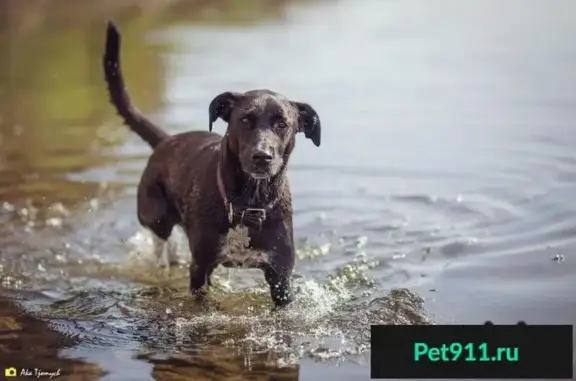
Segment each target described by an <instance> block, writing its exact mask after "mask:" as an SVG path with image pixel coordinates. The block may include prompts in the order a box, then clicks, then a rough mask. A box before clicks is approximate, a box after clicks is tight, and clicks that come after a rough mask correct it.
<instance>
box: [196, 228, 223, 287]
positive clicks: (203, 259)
mask: <svg viewBox="0 0 576 381" xmlns="http://www.w3.org/2000/svg"><path fill="white" fill-rule="evenodd" d="M189 241H190V251H191V252H192V263H191V264H190V292H191V293H192V294H193V295H196V296H203V295H204V294H205V293H206V289H205V286H209V285H210V284H211V283H210V275H212V272H213V271H214V268H215V267H216V259H217V256H218V253H219V251H220V245H221V244H220V240H219V239H218V237H217V236H212V235H210V236H203V237H201V238H200V239H199V240H198V241H193V240H191V239H190V238H189Z"/></svg>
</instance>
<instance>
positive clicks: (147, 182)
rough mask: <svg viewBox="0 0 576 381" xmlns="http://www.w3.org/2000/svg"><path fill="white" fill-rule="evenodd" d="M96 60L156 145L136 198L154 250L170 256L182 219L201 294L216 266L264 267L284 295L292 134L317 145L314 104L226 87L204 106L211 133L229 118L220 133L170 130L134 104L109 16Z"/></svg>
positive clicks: (289, 259)
mask: <svg viewBox="0 0 576 381" xmlns="http://www.w3.org/2000/svg"><path fill="white" fill-rule="evenodd" d="M103 64H104V71H105V74H106V81H107V83H108V90H109V93H110V100H111V102H112V104H113V105H114V106H115V107H116V110H117V111H118V114H119V115H120V116H121V117H122V118H123V119H124V122H125V124H126V125H128V126H129V127H130V128H131V129H132V131H134V132H135V133H137V134H138V135H139V136H140V137H141V138H142V139H144V140H145V141H146V142H148V144H150V146H151V147H152V148H153V149H154V152H153V153H152V155H151V156H150V159H149V161H148V164H147V166H146V168H145V170H144V173H143V175H142V179H141V181H140V184H139V186H138V197H137V198H138V219H139V221H140V223H141V224H142V225H143V226H145V227H146V228H148V229H150V230H151V231H152V232H153V233H154V236H155V251H156V254H157V255H158V256H159V257H161V256H166V252H168V254H167V255H168V257H169V256H170V247H169V245H167V242H168V238H169V237H170V235H171V233H172V229H173V228H174V226H175V225H180V226H181V227H182V228H183V230H184V232H185V234H186V235H187V237H188V241H189V244H190V250H191V252H192V258H193V261H192V265H191V266H190V290H191V291H192V292H193V293H194V294H200V295H202V294H203V290H204V286H205V285H210V275H211V273H212V271H213V270H214V268H215V267H216V266H218V265H219V264H222V265H224V266H227V267H237V266H243V267H251V268H260V269H262V270H263V271H264V275H265V278H266V281H267V282H268V284H269V285H270V292H271V295H272V299H273V301H274V303H275V304H276V305H277V306H283V305H286V304H288V303H290V302H291V301H292V297H293V296H292V291H291V285H290V278H291V274H292V270H293V267H294V261H295V252H294V238H293V232H292V230H293V227H292V197H291V195H290V188H289V186H288V179H287V176H286V166H287V164H288V159H289V158H290V154H291V153H292V150H293V149H294V145H295V140H296V139H295V138H296V133H297V132H303V133H304V135H305V136H306V137H307V138H309V139H311V140H312V142H313V143H314V144H315V145H316V146H319V145H320V119H319V118H318V114H317V113H316V111H315V110H314V109H313V108H312V107H311V106H310V105H308V104H306V103H300V102H293V101H289V100H288V99H286V98H284V97H283V96H281V95H279V94H276V93H274V92H272V91H269V90H252V91H248V92H246V93H236V92H225V93H222V94H220V95H218V96H217V97H216V98H214V100H212V102H211V103H210V106H209V117H210V131H212V123H214V122H215V121H216V120H217V119H218V118H220V119H222V120H223V121H225V122H227V123H228V128H227V130H226V134H225V135H224V136H221V135H219V134H216V133H212V132H202V131H192V132H186V133H182V134H177V135H174V136H169V135H168V134H167V133H166V132H164V131H163V130H162V129H160V128H159V127H157V126H156V125H154V123H152V122H151V121H150V120H149V119H147V118H146V117H145V116H144V115H142V114H141V113H140V112H139V111H138V110H137V109H136V108H135V107H134V106H133V105H132V102H131V100H130V97H129V95H128V93H127V91H126V89H125V86H124V80H123V77H122V72H121V69H120V33H119V31H118V29H117V28H116V26H115V25H114V24H113V23H111V22H109V23H108V28H107V36H106V51H105V54H104V61H103ZM242 239H245V240H246V241H245V242H239V241H241V240H242ZM234 244H236V246H237V247H232V246H231V245H234Z"/></svg>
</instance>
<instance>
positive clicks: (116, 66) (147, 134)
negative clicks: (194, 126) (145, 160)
mask: <svg viewBox="0 0 576 381" xmlns="http://www.w3.org/2000/svg"><path fill="white" fill-rule="evenodd" d="M120 44H121V38H120V32H119V31H118V28H117V27H116V25H115V24H114V23H113V22H112V21H108V23H107V28H106V50H105V52H104V57H103V62H102V63H103V65H104V74H105V76H106V82H107V83H108V93H109V95H110V102H112V104H113V105H114V107H116V111H117V112H118V114H119V115H120V116H121V117H122V118H123V119H124V123H125V124H126V125H127V126H128V127H130V129H131V130H132V131H134V132H135V133H137V134H138V136H140V137H141V138H142V139H144V140H145V141H146V142H147V143H148V144H150V146H151V147H152V148H154V147H155V146H156V145H157V144H158V143H160V141H162V140H163V139H165V138H167V137H168V136H169V135H168V134H167V133H166V132H165V131H164V130H162V129H161V128H160V127H158V126H156V125H155V124H154V123H152V121H150V120H149V119H148V118H147V117H146V116H144V115H143V114H142V113H141V112H140V111H139V110H138V109H137V108H136V107H135V106H134V105H133V104H132V100H131V99H130V96H129V95H128V92H127V91H126V86H125V84H124V77H123V76H122V70H121V68H120Z"/></svg>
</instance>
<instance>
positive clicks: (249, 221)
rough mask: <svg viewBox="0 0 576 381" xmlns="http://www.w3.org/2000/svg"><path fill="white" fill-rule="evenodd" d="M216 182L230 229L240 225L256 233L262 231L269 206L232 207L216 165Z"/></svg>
mask: <svg viewBox="0 0 576 381" xmlns="http://www.w3.org/2000/svg"><path fill="white" fill-rule="evenodd" d="M216 182H217V185H218V192H219V193H220V197H222V200H223V201H224V209H225V210H226V214H227V215H228V224H229V225H230V227H233V226H236V225H241V226H246V227H249V228H253V229H256V230H258V231H260V230H262V225H263V224H264V221H265V220H266V213H267V211H269V209H270V205H266V206H265V207H263V208H254V207H247V206H244V205H234V204H232V202H230V201H228V197H226V189H225V188H224V182H223V181H222V174H221V173H220V164H218V169H217V173H216Z"/></svg>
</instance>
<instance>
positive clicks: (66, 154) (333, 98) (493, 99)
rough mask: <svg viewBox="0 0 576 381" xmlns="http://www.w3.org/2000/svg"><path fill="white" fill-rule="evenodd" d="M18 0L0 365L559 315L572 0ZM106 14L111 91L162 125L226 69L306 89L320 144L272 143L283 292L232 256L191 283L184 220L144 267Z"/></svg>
mask: <svg viewBox="0 0 576 381" xmlns="http://www.w3.org/2000/svg"><path fill="white" fill-rule="evenodd" d="M39 3H40V2H38V3H35V4H39ZM136 3H137V1H136V0H135V1H134V4H136ZM7 4H10V6H9V7H8V5H7ZM20 4H24V3H22V2H20V3H16V2H14V1H12V0H10V1H8V0H4V1H0V7H4V8H3V9H5V10H6V9H9V10H10V14H11V15H12V16H11V17H2V16H1V15H2V14H4V15H6V14H7V13H6V12H4V13H2V11H1V10H0V25H1V26H2V29H1V30H2V32H1V34H0V51H2V52H3V60H2V61H1V62H0V284H1V286H0V296H1V297H0V310H1V311H3V312H2V313H1V314H0V315H1V316H0V351H1V353H0V355H1V356H0V365H5V364H4V361H10V363H9V364H6V365H13V366H19V367H20V366H21V367H29V368H30V367H42V368H46V369H47V370H50V369H53V368H62V370H63V373H64V374H65V376H69V377H70V378H69V379H99V378H101V379H104V380H132V379H133V380H139V381H141V380H148V379H157V380H180V379H182V380H184V379H199V380H202V379H206V380H220V379H257V380H298V379H302V380H309V379H314V378H318V377H324V378H330V379H333V380H351V379H368V374H369V372H368V365H367V364H368V363H367V358H368V353H369V349H370V347H369V337H368V332H369V328H368V327H369V325H370V324H377V323H383V324H431V323H434V322H437V321H449V322H454V321H455V322H467V323H470V322H472V323H476V322H483V321H485V320H492V321H495V322H503V323H505V322H516V321H518V320H525V321H527V322H529V323H538V322H540V323H559V322H564V323H574V321H573V318H572V316H574V308H576V305H575V303H574V300H573V297H572V294H573V293H572V290H573V288H574V286H575V284H574V279H575V278H574V271H575V270H576V267H574V265H573V261H571V258H572V256H571V254H570V253H571V252H572V250H571V249H573V248H574V247H576V241H575V237H576V235H575V234H574V232H575V230H574V226H576V209H575V207H574V205H575V204H574V202H573V201H574V194H576V189H575V187H576V181H575V180H576V158H575V156H574V150H573V147H574V145H575V144H576V134H575V131H576V130H575V129H574V124H576V108H575V107H574V104H576V95H575V93H574V89H575V88H576V75H575V74H576V73H575V72H574V70H575V69H574V68H575V67H576V50H575V49H576V48H575V47H574V44H572V42H571V40H570V38H569V36H572V35H574V33H575V32H576V6H575V5H574V3H573V2H571V1H569V0H558V1H556V2H553V3H550V2H544V1H543V0H522V1H520V0H511V1H507V2H497V1H495V0H482V1H480V0H478V1H468V2H466V6H464V5H462V2H460V1H456V0H439V1H437V2H434V3H431V2H427V1H424V0H409V1H402V2H391V1H390V2H383V1H377V0H359V1H347V0H343V1H338V2H337V1H333V2H309V3H304V2H302V3H297V2H288V1H280V0H278V1H270V0H268V1H266V0H253V1H249V2H248V1H247V2H243V3H242V4H241V5H239V4H240V3H239V2H234V1H214V2H210V3H208V2H188V3H184V2H182V3H179V2H174V3H170V4H168V2H167V3H164V2H158V3H155V4H157V5H156V6H157V7H158V9H155V10H150V9H148V5H146V4H145V3H142V4H141V5H139V6H134V5H133V3H132V2H130V6H128V5H127V7H126V9H125V10H124V11H122V12H118V13H116V11H115V9H114V6H112V5H110V4H109V3H107V2H101V3H98V4H99V5H98V6H94V9H91V11H92V12H93V13H91V12H86V11H84V8H85V6H83V9H82V10H81V11H80V10H78V9H76V8H75V7H76V6H71V7H54V9H53V10H51V11H50V12H44V13H41V12H37V11H34V9H32V8H30V9H28V10H27V11H26V12H22V11H21V10H19V9H18V8H17V7H19V6H22V5H20ZM75 4H80V3H78V2H76V3H75ZM160 4H162V5H160ZM34 6H35V7H36V6H38V5H34ZM139 7H141V9H142V10H143V11H142V12H138V8H139ZM150 7H152V6H150ZM520 9H521V10H522V11H521V12H520V11H519V10H520ZM44 10H45V9H44ZM144 10H145V11H144ZM35 15H36V16H35ZM70 15H73V16H76V15H78V17H70ZM108 17H112V18H114V19H115V20H117V21H118V23H119V25H120V26H121V29H122V32H123V36H124V44H123V51H122V55H123V66H124V67H125V73H126V82H127V84H128V86H129V88H130V92H131V93H132V94H133V96H134V98H135V101H136V102H137V104H138V106H139V108H141V109H142V110H143V111H144V112H146V113H147V114H149V115H151V116H152V117H154V118H155V119H156V120H158V121H160V122H161V123H162V124H163V125H164V126H166V128H167V129H168V130H169V131H170V132H172V133H175V132H180V131H184V130H188V129H206V128H207V125H206V124H207V110H206V109H207V105H208V102H209V101H210V100H211V99H212V98H213V97H214V95H216V94H218V93H220V92H222V91H226V90H246V89H249V88H266V87H268V88H271V89H274V90H277V91H279V92H281V93H284V94H285V95H287V96H289V97H290V98H293V99H301V100H302V101H307V102H309V103H311V104H312V105H313V106H314V107H315V109H317V110H318V112H319V114H320V117H321V118H322V122H323V126H325V129H324V130H325V134H324V136H323V140H324V141H323V146H322V148H320V149H318V148H316V147H313V146H312V145H311V144H308V142H306V141H304V140H302V141H301V142H300V143H298V148H297V149H296V151H295V154H294V155H293V157H292V159H291V168H290V177H291V188H292V191H293V194H294V209H295V232H296V236H297V241H298V242H297V248H298V253H297V254H298V258H299V262H298V264H297V267H296V274H295V286H296V296H297V298H296V302H295V304H294V305H293V306H292V307H291V308H289V309H288V310H286V311H282V312H279V313H273V312H271V309H270V308H271V306H270V300H269V297H268V291H267V288H266V286H265V284H264V280H263V277H262V274H260V273H259V272H258V271H251V270H233V271H226V270H222V269H219V270H218V271H217V272H216V274H215V279H214V287H213V290H212V291H211V298H210V302H209V303H208V304H207V305H202V306H199V305H197V304H195V303H194V302H192V301H191V300H190V298H189V297H188V295H187V271H186V263H187V262H188V261H189V260H190V258H189V253H188V251H187V248H186V244H185V242H184V238H183V236H182V234H177V235H176V237H175V239H176V240H177V242H176V243H177V244H178V245H179V248H180V250H179V254H180V260H181V265H180V267H178V268H175V269H173V270H171V271H170V272H169V273H167V272H165V271H163V270H160V269H157V268H156V266H155V263H154V261H153V259H152V255H151V242H150V237H149V236H148V235H147V233H146V232H145V231H143V230H142V229H140V228H139V225H138V222H137V219H136V216H135V200H134V193H135V187H136V184H137V181H138V179H139V176H140V173H141V170H142V168H143V166H144V164H145V161H146V158H147V157H148V155H149V153H150V151H149V149H148V147H147V146H146V145H145V144H144V143H142V142H141V141H140V140H139V139H138V138H137V137H135V136H133V135H131V134H130V133H129V132H128V131H127V129H126V128H125V127H123V126H121V125H120V121H119V120H118V118H117V117H116V116H115V115H114V110H113V108H112V107H111V106H110V105H109V104H108V102H107V99H106V97H107V95H106V92H105V86H104V83H103V76H102V73H101V69H100V55H101V50H102V44H103V38H104V23H103V20H104V19H105V18H108ZM15 20H19V21H18V22H15ZM216 130H217V131H219V132H222V131H223V126H222V124H219V125H217V126H216ZM299 141H300V140H299ZM559 255H562V258H564V259H565V260H564V261H557V260H554V258H558V257H559ZM23 348H26V349H27V350H26V351H24V350H23ZM337 365H338V366H337Z"/></svg>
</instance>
